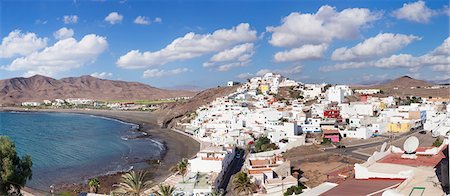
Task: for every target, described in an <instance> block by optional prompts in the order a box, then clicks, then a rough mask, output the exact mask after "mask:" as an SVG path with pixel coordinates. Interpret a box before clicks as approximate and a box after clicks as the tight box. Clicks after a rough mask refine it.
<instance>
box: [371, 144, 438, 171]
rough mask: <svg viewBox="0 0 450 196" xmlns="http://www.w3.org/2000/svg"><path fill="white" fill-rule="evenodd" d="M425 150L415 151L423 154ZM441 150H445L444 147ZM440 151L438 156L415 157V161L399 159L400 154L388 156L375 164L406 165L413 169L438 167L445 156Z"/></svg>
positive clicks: (421, 148)
mask: <svg viewBox="0 0 450 196" xmlns="http://www.w3.org/2000/svg"><path fill="white" fill-rule="evenodd" d="M425 149H427V148H426V147H419V148H418V149H417V151H418V152H423V151H425ZM442 149H445V147H444V148H442ZM442 151H443V150H441V151H440V152H439V153H438V154H436V155H433V156H424V155H417V158H416V159H404V158H402V157H401V156H402V153H395V154H389V155H387V156H386V157H384V158H383V159H381V160H379V161H377V162H379V163H393V164H400V165H408V166H413V167H418V166H428V167H436V165H438V164H439V162H441V160H442V159H444V158H445V154H444V153H443V152H442Z"/></svg>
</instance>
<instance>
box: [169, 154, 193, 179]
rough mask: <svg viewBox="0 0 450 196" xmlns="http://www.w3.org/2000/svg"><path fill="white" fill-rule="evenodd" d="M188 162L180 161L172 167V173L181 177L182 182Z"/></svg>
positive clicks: (185, 160)
mask: <svg viewBox="0 0 450 196" xmlns="http://www.w3.org/2000/svg"><path fill="white" fill-rule="evenodd" d="M188 165H189V162H188V160H187V159H181V160H180V161H179V162H178V163H177V165H175V166H174V167H172V169H171V170H172V171H174V172H178V173H179V174H180V175H181V176H183V182H184V176H185V175H186V174H187V169H188Z"/></svg>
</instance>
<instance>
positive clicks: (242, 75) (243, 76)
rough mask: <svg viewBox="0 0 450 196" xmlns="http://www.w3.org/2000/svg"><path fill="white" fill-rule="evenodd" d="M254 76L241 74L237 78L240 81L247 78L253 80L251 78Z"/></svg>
mask: <svg viewBox="0 0 450 196" xmlns="http://www.w3.org/2000/svg"><path fill="white" fill-rule="evenodd" d="M253 76H254V74H252V73H241V74H238V75H237V76H236V78H239V79H247V78H251V77H253Z"/></svg>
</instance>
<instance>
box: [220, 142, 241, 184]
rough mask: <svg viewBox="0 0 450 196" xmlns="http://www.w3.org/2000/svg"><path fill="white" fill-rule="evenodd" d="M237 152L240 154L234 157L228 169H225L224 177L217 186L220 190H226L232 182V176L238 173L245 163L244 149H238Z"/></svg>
mask: <svg viewBox="0 0 450 196" xmlns="http://www.w3.org/2000/svg"><path fill="white" fill-rule="evenodd" d="M236 154H239V155H238V156H236V157H235V158H234V159H233V161H232V162H231V163H230V166H229V167H228V169H227V171H225V173H224V177H223V179H222V181H221V182H220V183H219V185H218V187H217V189H218V190H224V191H226V190H227V186H228V183H229V182H230V179H231V176H232V175H234V174H236V173H238V172H239V171H241V168H242V166H243V165H244V161H245V159H244V150H242V149H238V150H237V151H236ZM238 157H239V158H238Z"/></svg>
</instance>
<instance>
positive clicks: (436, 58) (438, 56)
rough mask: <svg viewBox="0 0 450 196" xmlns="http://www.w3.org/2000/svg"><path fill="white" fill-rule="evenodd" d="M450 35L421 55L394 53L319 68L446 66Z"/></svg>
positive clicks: (449, 53)
mask: <svg viewBox="0 0 450 196" xmlns="http://www.w3.org/2000/svg"><path fill="white" fill-rule="evenodd" d="M449 45H450V37H448V38H447V39H445V40H444V42H443V43H442V44H441V45H439V46H438V47H436V48H435V49H434V50H432V51H430V52H428V53H426V54H424V55H422V56H413V55H411V54H396V55H392V56H390V57H385V58H381V59H378V60H372V61H367V62H346V63H339V64H335V65H331V66H323V67H321V68H320V71H322V72H330V71H338V70H344V69H355V68H361V67H378V68H408V69H409V70H412V71H414V70H418V69H419V68H420V67H422V66H431V67H432V68H433V67H440V68H442V67H446V66H448V65H449V64H450V50H449V49H450V48H449V47H450V46H449ZM435 69H436V68H435Z"/></svg>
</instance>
